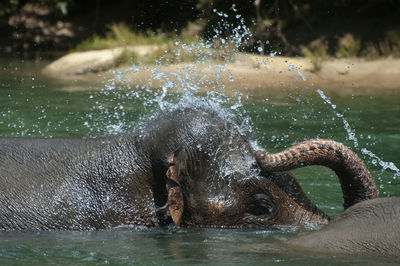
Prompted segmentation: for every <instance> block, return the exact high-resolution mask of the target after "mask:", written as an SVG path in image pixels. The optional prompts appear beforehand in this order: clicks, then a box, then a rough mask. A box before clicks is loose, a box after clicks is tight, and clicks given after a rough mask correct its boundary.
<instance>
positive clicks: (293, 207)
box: [167, 140, 378, 228]
mask: <svg viewBox="0 0 400 266" xmlns="http://www.w3.org/2000/svg"><path fill="white" fill-rule="evenodd" d="M242 148H244V147H242ZM239 151H240V152H233V154H234V155H235V156H239V157H242V158H241V159H243V161H248V160H249V158H244V157H246V156H251V153H250V151H244V150H243V149H241V150H239ZM255 157H256V160H257V162H258V165H259V166H256V165H253V166H249V165H247V166H248V167H247V169H246V167H244V165H242V166H240V167H239V169H238V168H236V169H237V171H233V172H230V173H227V175H226V176H221V169H216V168H215V167H209V168H207V169H208V170H207V172H206V173H204V172H203V173H202V170H200V168H199V166H196V165H194V164H193V163H190V162H193V160H191V158H190V154H188V152H187V151H186V150H185V149H179V150H178V151H176V152H175V153H174V154H172V155H171V156H170V157H169V159H168V161H169V168H168V171H167V188H168V189H169V196H168V197H169V206H168V214H169V215H170V216H171V217H172V218H173V220H174V222H175V224H176V225H178V226H179V225H180V223H181V221H182V222H183V223H184V224H185V225H188V226H205V227H261V228H266V227H271V226H273V225H282V224H290V225H301V224H310V223H312V224H315V223H327V222H328V221H329V217H328V216H327V215H325V214H324V213H323V212H322V211H320V210H319V209H318V208H317V207H316V206H315V205H314V204H313V203H312V202H311V201H310V200H309V199H308V198H307V196H306V195H305V193H304V192H303V191H302V189H301V187H300V185H299V184H298V182H297V180H296V178H295V177H294V176H293V175H291V174H290V173H285V172H282V171H285V170H290V169H294V168H297V167H301V166H306V165H311V164H319V165H325V166H328V167H330V168H331V169H333V170H334V171H335V172H336V173H337V175H338V177H339V180H340V182H341V185H342V189H343V192H344V207H345V208H347V207H350V206H351V205H353V204H355V203H357V202H360V201H363V200H366V199H371V198H375V197H377V196H378V191H377V189H376V186H375V183H374V181H373V179H372V177H371V176H370V174H369V172H368V170H367V169H366V167H365V165H364V164H363V163H362V161H361V160H360V159H359V158H358V157H357V155H356V154H354V153H353V152H352V151H350V150H349V149H348V148H346V147H345V146H344V145H343V144H340V143H337V142H334V141H330V140H310V141H307V142H303V143H301V144H298V145H295V146H293V147H291V148H289V149H287V150H285V151H283V152H282V153H279V154H270V155H267V154H265V153H263V152H257V153H256V156H255ZM219 159H221V158H219ZM225 159H227V158H225ZM229 159H232V156H230V158H229ZM237 159H238V158H235V162H238V160H237ZM216 165H218V166H221V164H219V163H218V164H216ZM222 165H224V166H226V165H225V164H222ZM240 168H242V169H241V170H240ZM202 169H204V168H202ZM260 169H261V171H260ZM225 170H226V169H225ZM272 171H274V172H272ZM276 171H281V172H276ZM215 173H218V176H216V175H215ZM202 175H203V176H204V175H206V176H207V178H201V176H202ZM167 205H168V204H167Z"/></svg>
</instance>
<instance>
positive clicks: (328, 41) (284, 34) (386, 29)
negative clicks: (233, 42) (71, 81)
mask: <svg viewBox="0 0 400 266" xmlns="http://www.w3.org/2000/svg"><path fill="white" fill-rule="evenodd" d="M399 17H400V8H398V1H393V0H370V1H364V2H360V1H344V0H325V1H320V0H310V1H306V0H274V1H266V0H260V1H234V2H232V1H223V0H170V1H157V2H156V1H152V0H135V1H125V0H115V1H105V0H87V1H78V0H31V1H27V0H5V1H1V3H0V30H1V32H2V33H3V38H1V39H0V47H4V48H3V50H7V51H10V52H11V51H21V50H29V49H31V50H40V51H48V50H57V49H60V50H71V49H73V51H83V50H92V49H104V48H110V47H121V46H133V45H150V44H151V45H165V46H166V47H167V51H169V52H168V53H167V55H165V56H164V57H165V58H169V59H168V60H170V61H174V62H176V61H186V60H191V59H190V56H193V55H190V54H187V55H185V54H184V53H183V54H181V55H179V56H177V58H175V57H173V56H172V54H176V53H175V52H178V51H173V50H174V49H175V48H174V47H173V45H172V40H173V39H178V40H180V41H181V42H184V43H188V44H190V43H191V42H192V41H193V42H199V41H200V42H201V40H205V41H211V40H213V37H214V36H215V34H216V32H218V37H217V38H219V39H222V38H224V39H226V40H229V38H230V35H232V34H235V33H234V32H233V31H232V30H233V29H239V33H243V32H244V31H247V30H249V34H248V35H247V36H246V37H244V38H243V40H246V42H243V43H242V44H241V46H240V47H239V49H240V50H241V51H245V52H257V51H258V50H257V48H259V47H261V48H263V49H262V53H265V54H269V53H270V52H272V51H278V52H279V53H280V54H282V55H286V56H295V55H300V54H303V55H306V56H308V57H310V58H312V60H313V62H314V64H315V68H316V69H318V67H319V65H320V64H321V61H323V60H325V58H326V57H355V56H358V57H359V56H361V57H365V58H370V59H374V58H379V57H388V56H390V57H400V21H399ZM322 39H323V40H324V45H323V46H324V47H319V48H318V47H315V42H318V40H322ZM267 43H268V44H267ZM77 44H78V45H77ZM219 48H220V47H218V49H219ZM325 48H326V49H325ZM321 49H322V50H321ZM159 53H160V55H161V54H162V53H163V51H159ZM216 57H218V56H217V55H216ZM218 60H219V59H218Z"/></svg>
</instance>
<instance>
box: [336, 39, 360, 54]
mask: <svg viewBox="0 0 400 266" xmlns="http://www.w3.org/2000/svg"><path fill="white" fill-rule="evenodd" d="M360 49H361V42H360V40H359V39H357V38H354V36H353V34H350V33H347V34H345V35H344V36H343V37H342V38H340V39H339V46H338V49H337V51H336V56H337V57H339V58H340V57H357V56H358V54H359V53H360Z"/></svg>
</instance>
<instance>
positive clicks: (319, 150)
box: [256, 139, 378, 209]
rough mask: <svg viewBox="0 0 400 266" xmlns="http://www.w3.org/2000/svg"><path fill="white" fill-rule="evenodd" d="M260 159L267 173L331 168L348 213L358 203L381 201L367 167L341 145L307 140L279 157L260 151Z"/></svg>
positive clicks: (258, 158)
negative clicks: (374, 199)
mask: <svg viewBox="0 0 400 266" xmlns="http://www.w3.org/2000/svg"><path fill="white" fill-rule="evenodd" d="M256 159H257V163H258V164H259V166H260V167H261V169H262V171H264V172H277V171H288V170H292V169H296V168H299V167H303V166H309V165H323V166H326V167H329V168H330V169H332V170H333V171H334V172H335V173H336V175H337V176H338V178H339V180H340V184H341V187H342V191H343V198H344V208H345V209H346V208H348V207H350V206H352V205H354V204H356V203H357V202H360V201H364V200H367V199H373V198H376V197H378V189H377V188H376V185H375V182H374V180H373V178H372V177H371V174H370V173H369V172H368V169H367V168H366V166H365V164H364V163H363V162H362V161H361V159H360V158H359V157H358V156H357V155H356V154H355V153H354V152H352V151H351V150H350V149H349V148H347V147H346V146H344V145H343V144H342V143H339V142H335V141H332V140H325V139H312V140H307V141H304V142H301V143H299V144H296V145H293V146H292V147H289V148H287V149H286V150H284V151H282V152H279V153H275V154H266V153H264V152H262V151H257V153H256Z"/></svg>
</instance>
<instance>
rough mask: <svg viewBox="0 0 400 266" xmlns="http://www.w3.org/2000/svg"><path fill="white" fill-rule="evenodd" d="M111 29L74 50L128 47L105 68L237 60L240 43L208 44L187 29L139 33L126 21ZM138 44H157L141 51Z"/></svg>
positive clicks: (218, 41) (216, 42)
mask: <svg viewBox="0 0 400 266" xmlns="http://www.w3.org/2000/svg"><path fill="white" fill-rule="evenodd" d="M108 29H109V32H107V33H106V35H105V37H100V36H95V37H93V38H90V39H88V40H85V41H83V42H81V43H80V44H78V45H77V46H76V47H75V48H74V49H72V50H71V52H79V51H87V50H99V49H108V48H116V47H124V50H123V52H122V53H121V54H120V55H119V56H118V57H117V58H116V59H115V60H114V62H113V64H112V65H110V66H104V69H109V68H111V67H118V66H123V65H131V64H140V63H143V64H156V63H162V64H172V63H183V62H204V61H217V62H223V61H225V62H227V61H233V60H234V54H235V52H236V50H237V49H236V47H235V46H234V45H233V44H232V42H231V41H225V42H221V40H216V41H214V43H212V44H206V42H205V41H204V40H202V39H201V38H199V37H194V36H192V35H188V34H186V33H183V34H181V35H180V36H177V35H175V36H173V35H171V37H167V35H166V34H154V33H148V34H143V33H135V32H133V31H132V30H131V29H129V27H128V26H127V25H125V24H123V23H119V24H112V25H110V26H108ZM138 45H155V46H156V47H154V49H150V50H154V51H150V52H148V53H145V54H144V55H138V54H137V52H135V51H134V48H135V47H137V46H138Z"/></svg>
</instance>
